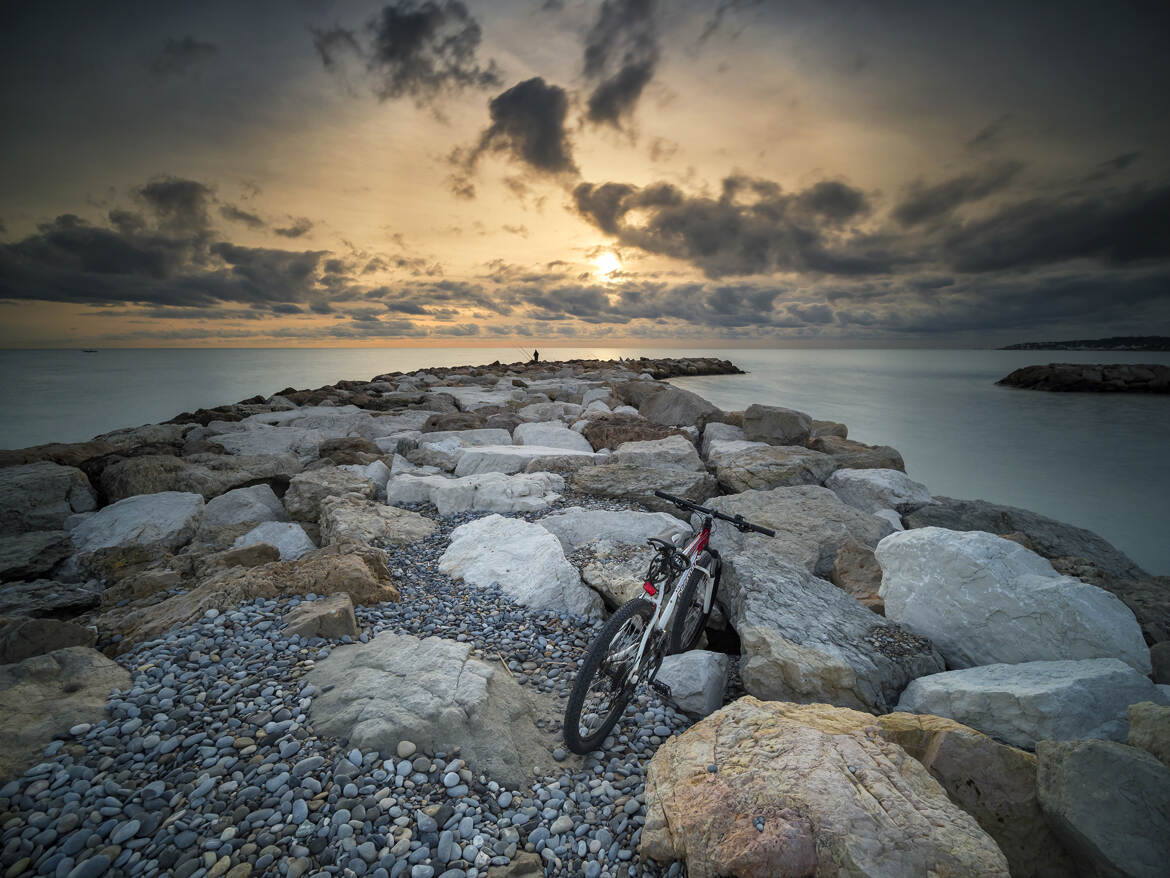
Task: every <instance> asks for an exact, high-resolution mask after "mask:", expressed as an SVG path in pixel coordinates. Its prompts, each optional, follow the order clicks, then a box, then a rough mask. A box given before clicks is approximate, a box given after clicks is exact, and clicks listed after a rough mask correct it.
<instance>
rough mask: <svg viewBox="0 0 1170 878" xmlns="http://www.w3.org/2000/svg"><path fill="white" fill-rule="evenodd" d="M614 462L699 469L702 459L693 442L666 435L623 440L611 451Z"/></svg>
mask: <svg viewBox="0 0 1170 878" xmlns="http://www.w3.org/2000/svg"><path fill="white" fill-rule="evenodd" d="M613 462H614V463H624V464H629V465H631V466H657V467H662V466H678V467H682V468H683V469H693V470H701V469H703V461H702V460H701V459H700V458H699V452H698V451H696V450H695V446H694V444H693V443H692V442H691V440H689V439H688V438H687V437H686V436H678V435H675V436H667V437H665V438H663V439H645V440H643V441H641V442H623V443H622V444H621V445H619V446H618V447H617V449H616V450H615V451H614V453H613Z"/></svg>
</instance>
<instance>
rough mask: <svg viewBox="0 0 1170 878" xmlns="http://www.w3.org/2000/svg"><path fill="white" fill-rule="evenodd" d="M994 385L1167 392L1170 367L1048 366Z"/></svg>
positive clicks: (1071, 390) (1021, 371) (1029, 369)
mask: <svg viewBox="0 0 1170 878" xmlns="http://www.w3.org/2000/svg"><path fill="white" fill-rule="evenodd" d="M995 383H996V384H1002V385H1003V386H1005V387H1021V388H1024V389H1025V390H1053V391H1063V392H1068V393H1170V366H1164V365H1162V364H1160V363H1048V364H1047V365H1044V366H1024V367H1023V368H1022V369H1016V370H1015V371H1014V372H1012V373H1011V374H1010V375H1008V376H1006V377H1005V378H1001V379H999V381H997V382H995Z"/></svg>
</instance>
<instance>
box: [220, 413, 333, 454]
mask: <svg viewBox="0 0 1170 878" xmlns="http://www.w3.org/2000/svg"><path fill="white" fill-rule="evenodd" d="M241 423H242V422H241ZM231 426H235V425H231ZM328 438H330V437H328V436H326V435H324V434H323V433H322V432H321V431H320V430H311V429H306V428H303V427H287V426H280V427H269V426H267V425H265V424H253V425H252V426H250V427H248V428H246V429H242V430H232V431H231V432H227V433H219V434H215V435H214V437H213V439H214V441H215V442H217V443H218V444H220V445H222V446H223V448H224V450H225V451H226V452H227V453H228V454H239V455H249V456H255V455H271V454H286V453H290V452H291V453H292V454H295V455H297V456H298V457H300V458H302V459H307V458H312V457H316V456H317V451H318V449H319V448H320V447H321V443H322V442H324V441H325V440H326V439H328Z"/></svg>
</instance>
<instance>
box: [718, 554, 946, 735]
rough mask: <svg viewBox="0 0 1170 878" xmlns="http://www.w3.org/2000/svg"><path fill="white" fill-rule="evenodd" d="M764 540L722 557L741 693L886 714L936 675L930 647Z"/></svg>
mask: <svg viewBox="0 0 1170 878" xmlns="http://www.w3.org/2000/svg"><path fill="white" fill-rule="evenodd" d="M766 539H767V538H765V537H755V538H754V539H753V540H752V541H750V542H749V543H748V544H746V545H745V546H744V547H742V548H740V549H736V550H725V551H724V553H723V562H724V570H723V580H722V584H721V586H720V598H721V599H722V601H723V605H724V606H725V607H726V608H727V613H728V618H729V620H730V622H731V624H732V626H733V627H734V628H735V630H736V631H737V632H738V633H739V638H740V647H741V649H742V651H743V655H744V660H743V661H742V663H741V665H740V674H741V676H742V677H743V685H744V688H745V689H746V690H747V691H748V692H750V693H751V694H753V695H755V696H757V697H759V698H766V699H774V700H782V701H798V702H809V701H820V702H827V703H829V704H836V705H841V706H845V707H854V708H860V709H862V710H872V711H877V712H885V711H888V710H890V709H891V708H892V707H893V705H894V704H895V703H897V700H898V695H899V693H901V691H902V689H903V688H905V686H906V685H907V684H908V683H909V682H910V681H911V680H913V679H914V678H915V677H921V676H922V675H924V674H935V673H937V672H939V671H941V670H943V667H944V666H943V662H942V659H941V658H940V657H939V655H938V653H937V652H935V651H934V649H933V648H932V647H931V645H930V642H929V641H926V640H924V639H922V638H920V637H916V636H914V635H912V634H910V633H909V632H907V631H903V630H901V629H900V628H898V626H896V625H890V624H889V623H887V622H884V621H883V620H882V619H881V618H880V617H878V616H876V615H874V614H873V613H871V612H870V611H869V610H867V609H866V608H865V607H864V606H862V605H861V604H859V603H858V602H857V601H856V600H854V599H853V598H851V597H850V596H849V595H847V594H845V593H844V592H842V591H841V590H840V589H838V588H836V587H834V586H833V585H831V584H830V583H828V582H825V581H824V580H823V579H818V578H817V577H815V576H813V575H811V574H810V573H809V572H808V571H807V570H804V569H802V568H800V567H798V566H796V565H794V564H791V563H789V562H788V561H786V560H785V559H784V558H783V557H782V556H781V555H780V554H778V553H777V552H776V549H775V547H774V546H770V545H769V544H768V543H766V542H764V540H766Z"/></svg>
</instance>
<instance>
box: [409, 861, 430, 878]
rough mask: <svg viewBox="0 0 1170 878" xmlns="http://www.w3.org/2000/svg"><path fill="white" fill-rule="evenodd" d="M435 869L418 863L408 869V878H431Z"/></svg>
mask: <svg viewBox="0 0 1170 878" xmlns="http://www.w3.org/2000/svg"><path fill="white" fill-rule="evenodd" d="M434 874H435V867H434V866H428V865H427V864H426V863H418V864H417V865H414V866H411V867H410V878H433V876H434Z"/></svg>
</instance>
